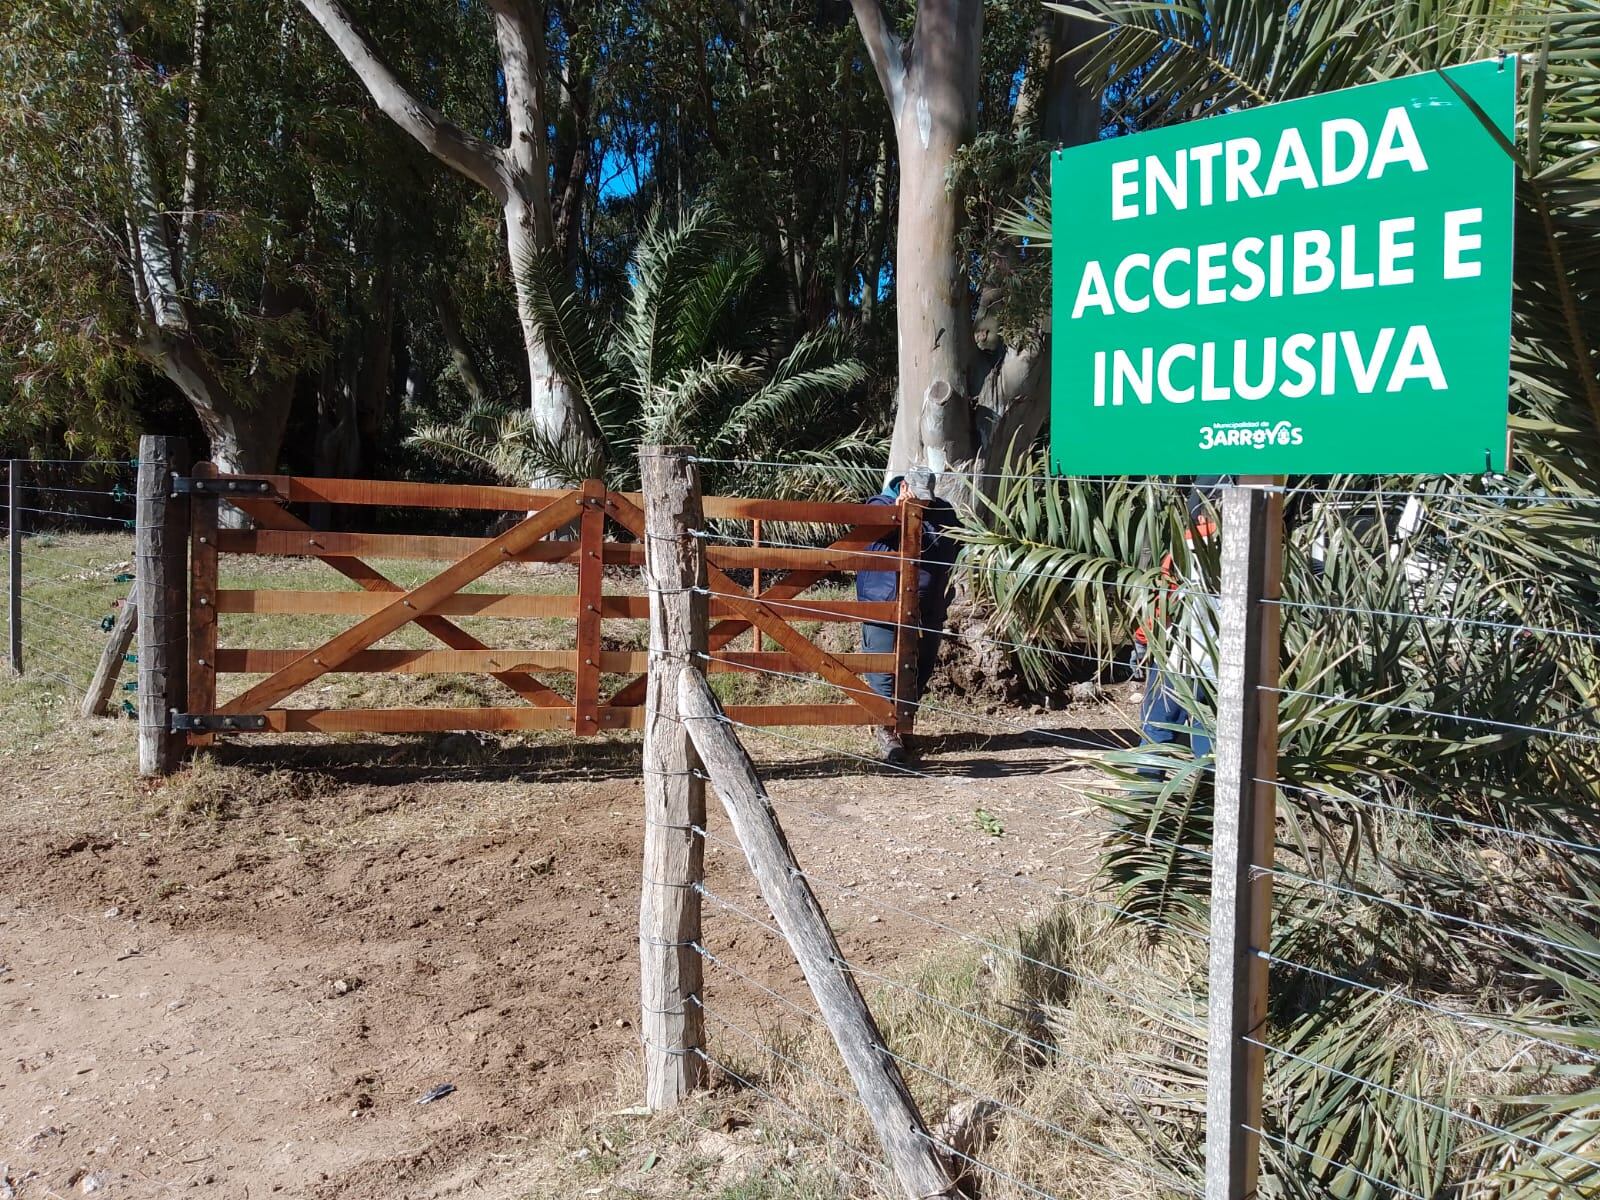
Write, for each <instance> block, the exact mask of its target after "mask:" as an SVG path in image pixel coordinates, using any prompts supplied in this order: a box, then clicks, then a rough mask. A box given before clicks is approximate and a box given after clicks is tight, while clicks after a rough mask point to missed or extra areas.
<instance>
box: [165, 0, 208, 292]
mask: <svg viewBox="0 0 1600 1200" xmlns="http://www.w3.org/2000/svg"><path fill="white" fill-rule="evenodd" d="M209 16H210V13H209V10H208V8H207V5H206V0H195V5H194V29H193V34H192V36H191V38H190V43H189V112H188V115H187V116H186V117H185V118H184V123H183V140H184V151H183V198H182V200H181V201H180V204H181V207H180V209H179V212H178V244H177V246H176V247H175V248H174V250H173V255H172V257H173V260H174V263H175V268H176V271H177V273H178V274H180V275H182V274H184V273H185V271H186V270H187V267H188V264H189V261H190V259H191V258H192V256H193V254H194V239H195V235H196V232H197V230H198V226H199V213H198V210H199V208H200V189H201V187H202V182H201V174H202V171H203V169H204V166H205V164H204V161H203V160H202V158H201V156H200V126H201V124H202V122H203V121H204V120H205V99H206V96H205V89H206V74H207V72H206V67H207V66H208V64H209V61H210V59H209V55H208V47H207V45H206V35H207V33H208V32H209Z"/></svg>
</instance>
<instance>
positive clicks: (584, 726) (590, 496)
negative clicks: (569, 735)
mask: <svg viewBox="0 0 1600 1200" xmlns="http://www.w3.org/2000/svg"><path fill="white" fill-rule="evenodd" d="M582 492H583V512H582V514H581V515H580V516H579V517H578V598H577V606H578V619H577V622H576V625H577V630H576V632H577V636H576V639H575V641H574V648H575V650H576V658H577V662H576V664H575V665H574V672H575V673H574V676H573V681H574V686H573V691H572V732H573V733H574V734H576V735H577V736H578V737H584V736H586V735H588V734H591V733H599V732H600V628H601V627H600V606H601V595H602V593H603V592H604V590H605V570H606V568H605V559H604V554H605V540H606V485H605V483H604V482H603V481H602V480H599V479H585V480H584V481H583V488H582Z"/></svg>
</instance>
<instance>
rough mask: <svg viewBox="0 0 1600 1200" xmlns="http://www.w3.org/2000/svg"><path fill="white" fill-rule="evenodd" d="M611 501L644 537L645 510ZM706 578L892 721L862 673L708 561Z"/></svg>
mask: <svg viewBox="0 0 1600 1200" xmlns="http://www.w3.org/2000/svg"><path fill="white" fill-rule="evenodd" d="M612 501H613V505H612V508H611V518H612V520H614V521H616V522H617V524H619V525H621V526H622V527H623V528H624V529H627V530H628V531H630V532H631V533H633V534H634V535H635V536H637V537H639V538H643V537H645V536H646V534H645V526H644V513H643V512H642V511H641V510H640V509H639V508H637V507H636V506H635V505H634V504H633V503H632V502H631V501H629V500H627V499H626V498H625V497H622V496H618V495H613V496H612ZM706 579H707V581H708V582H709V584H710V585H711V590H712V591H713V592H715V593H716V594H717V597H718V599H720V600H721V601H722V602H723V603H724V604H726V605H727V606H728V607H729V608H731V609H733V610H734V612H736V613H738V614H739V616H740V618H741V619H742V622H743V624H744V626H745V627H748V626H750V625H754V626H755V627H756V628H757V629H759V630H761V632H762V633H764V634H766V635H767V636H768V637H770V638H771V639H772V640H773V641H775V642H777V643H778V645H780V646H782V647H783V648H784V649H785V650H787V651H788V652H789V653H790V654H792V655H794V656H795V657H796V658H797V659H799V660H800V661H802V662H804V663H805V664H806V665H807V666H808V667H809V668H810V669H811V670H813V671H815V672H816V673H817V674H818V675H820V676H822V678H824V679H826V680H827V681H828V682H829V683H831V684H833V685H834V686H836V687H838V688H839V689H840V690H841V691H843V692H844V693H845V694H846V695H847V696H848V697H849V698H850V700H851V702H852V703H854V704H856V705H858V706H859V707H860V708H862V709H864V710H865V711H866V712H867V713H868V714H869V715H870V716H871V717H872V718H873V719H874V720H875V721H877V722H878V723H879V724H882V725H893V724H894V723H895V706H894V704H893V703H892V702H891V701H888V700H885V699H884V698H883V697H882V696H880V695H878V694H877V693H876V692H874V691H873V690H872V689H871V688H869V687H868V686H867V685H866V681H865V680H863V679H862V678H861V676H859V675H857V674H856V673H855V672H854V671H852V670H851V669H850V668H849V667H847V666H845V665H844V664H843V663H841V662H840V661H839V660H838V659H837V658H835V657H834V656H833V655H831V654H829V653H828V652H827V651H826V650H824V649H822V647H820V646H818V645H817V644H816V643H814V642H813V641H811V639H810V638H808V637H806V636H805V634H803V633H801V632H800V631H799V630H798V629H796V628H795V627H794V626H793V625H791V624H789V622H788V621H786V620H784V619H783V618H782V617H781V616H779V615H778V614H777V613H776V612H775V611H774V610H773V609H772V608H771V607H769V606H768V604H766V603H764V602H763V599H758V598H756V597H752V596H749V595H748V593H747V592H746V591H745V589H744V588H742V587H740V586H739V584H738V583H736V582H735V581H734V580H733V579H731V578H729V576H728V575H727V573H726V572H724V571H723V570H722V569H721V568H719V567H716V566H713V565H712V564H711V563H710V562H707V563H706ZM807 586H809V585H807ZM801 590H804V588H802V589H801Z"/></svg>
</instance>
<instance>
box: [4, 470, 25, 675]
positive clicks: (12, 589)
mask: <svg viewBox="0 0 1600 1200" xmlns="http://www.w3.org/2000/svg"><path fill="white" fill-rule="evenodd" d="M6 503H7V511H6V520H7V521H8V525H7V526H6V529H7V547H6V548H7V558H8V559H9V560H10V562H9V571H8V574H7V578H8V580H9V582H8V583H7V585H6V611H7V613H8V617H7V619H8V620H9V621H10V634H11V669H12V670H13V671H15V672H16V673H17V674H18V675H20V674H22V460H21V459H19V458H13V459H11V461H10V462H9V463H8V464H7V471H6Z"/></svg>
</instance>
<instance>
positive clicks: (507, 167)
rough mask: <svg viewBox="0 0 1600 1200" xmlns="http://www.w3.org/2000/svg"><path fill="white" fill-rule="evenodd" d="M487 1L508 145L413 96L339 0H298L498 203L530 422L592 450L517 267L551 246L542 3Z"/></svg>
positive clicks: (414, 133) (413, 126)
mask: <svg viewBox="0 0 1600 1200" xmlns="http://www.w3.org/2000/svg"><path fill="white" fill-rule="evenodd" d="M488 3H489V10H490V13H491V15H492V17H493V19H494V31H495V44H496V46H497V48H498V50H499V54H500V67H501V72H502V75H503V76H504V79H505V92H506V110H507V115H508V118H509V124H510V128H511V139H510V144H509V145H508V146H505V147H499V146H495V145H491V144H490V143H489V142H488V141H486V140H484V139H483V138H481V137H478V136H477V135H476V134H471V133H468V132H467V131H466V130H464V129H462V128H461V127H460V126H459V125H456V124H455V123H453V122H452V121H450V120H449V119H448V118H446V117H445V116H444V115H443V114H442V113H440V112H439V111H437V110H436V109H434V108H432V107H431V106H430V105H428V104H426V103H424V102H423V101H422V100H420V99H419V98H418V97H417V96H415V95H414V94H413V93H412V92H411V91H410V90H409V89H408V88H407V87H406V86H405V84H404V83H402V82H401V80H400V78H399V77H398V76H397V75H396V74H395V73H394V71H393V70H392V69H390V67H389V66H388V64H387V63H386V62H385V61H384V60H383V57H382V55H381V53H380V52H379V49H378V46H377V44H376V43H375V42H374V41H373V39H372V38H371V37H370V36H369V35H368V34H367V32H366V31H365V30H364V29H362V28H361V27H360V26H359V25H358V24H356V22H355V20H354V18H352V17H351V15H350V13H349V11H348V10H347V9H346V8H345V6H344V4H343V3H341V2H340V0H300V4H301V7H303V8H304V9H305V10H306V12H307V13H308V14H309V15H310V16H311V18H312V19H313V20H314V21H316V23H317V24H318V25H320V26H321V27H322V29H323V32H325V33H326V34H327V35H328V38H329V40H331V41H332V42H333V44H334V47H335V48H336V49H337V50H338V51H339V53H340V54H341V55H342V56H343V57H344V59H345V61H346V62H347V63H348V64H349V65H350V68H351V70H353V71H354V72H355V74H356V77H357V78H358V79H359V80H360V81H361V83H362V85H363V86H364V87H365V88H366V89H367V92H368V94H369V95H370V96H371V97H372V99H373V102H374V103H375V104H377V106H378V107H379V108H380V109H381V110H382V111H383V113H384V114H385V115H386V116H388V118H389V119H390V120H391V121H393V122H394V123H395V124H396V125H398V126H399V127H400V128H401V129H402V130H404V131H405V132H406V133H408V134H409V135H410V136H411V137H412V138H414V139H415V140H416V141H417V143H418V144H419V145H421V146H422V147H423V148H424V149H425V150H427V151H428V153H429V154H431V155H433V157H434V158H436V159H438V160H439V161H440V162H441V163H443V164H444V165H445V166H447V167H449V168H450V169H451V170H453V171H455V172H457V173H458V174H460V175H463V176H465V177H466V178H467V179H470V180H472V181H473V182H474V183H476V184H477V185H478V186H479V187H481V188H483V189H484V190H485V191H487V192H488V193H489V194H490V195H491V196H493V197H494V198H495V201H496V202H497V203H498V204H499V205H500V208H501V211H502V213H503V215H504V218H505V236H506V250H507V253H508V254H509V256H510V260H511V267H512V271H513V275H514V277H515V279H516V287H517V315H518V318H519V320H520V322H521V325H522V337H523V345H524V349H525V350H526V353H527V360H528V383H529V406H530V409H531V412H532V416H533V421H534V425H535V427H536V428H537V429H538V430H539V432H540V433H541V434H543V435H544V436H545V437H546V438H548V439H549V440H551V441H553V442H560V443H563V444H565V445H567V446H568V447H569V448H571V449H573V450H576V451H578V452H579V453H581V454H582V456H583V457H585V458H592V457H594V456H595V455H596V454H597V453H598V449H599V436H598V433H597V431H596V430H595V428H594V423H593V421H592V420H591V418H590V415H589V413H588V412H587V410H586V409H585V408H584V406H583V404H582V403H581V401H580V400H579V398H578V396H577V394H576V393H575V392H574V391H573V389H572V387H571V385H570V384H569V383H568V382H567V380H565V379H563V378H562V376H561V373H560V371H559V370H558V369H557V367H556V364H555V362H554V360H553V359H552V358H551V355H550V352H549V348H548V347H547V345H546V343H545V339H544V335H543V333H542V332H541V331H540V329H539V326H538V322H537V321H536V319H535V317H534V312H533V306H532V303H531V300H530V297H529V295H528V292H527V289H526V288H525V287H524V286H523V272H522V270H521V269H520V268H521V265H522V264H523V263H525V262H527V261H529V260H530V259H532V258H534V257H536V256H538V255H541V254H544V253H546V252H548V251H550V250H551V249H552V248H553V247H554V246H555V225H554V219H553V213H552V210H551V203H550V181H549V174H550V152H549V146H548V144H547V139H546V136H545V119H546V111H547V106H546V103H545V96H544V74H545V44H544V7H543V5H541V4H536V3H531V2H528V0H488ZM527 482H528V483H529V484H531V485H533V486H536V487H537V486H548V485H558V484H562V483H567V482H571V481H569V480H557V479H545V478H541V479H530V480H528V481H527Z"/></svg>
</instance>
